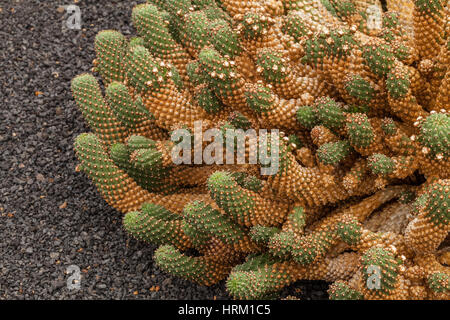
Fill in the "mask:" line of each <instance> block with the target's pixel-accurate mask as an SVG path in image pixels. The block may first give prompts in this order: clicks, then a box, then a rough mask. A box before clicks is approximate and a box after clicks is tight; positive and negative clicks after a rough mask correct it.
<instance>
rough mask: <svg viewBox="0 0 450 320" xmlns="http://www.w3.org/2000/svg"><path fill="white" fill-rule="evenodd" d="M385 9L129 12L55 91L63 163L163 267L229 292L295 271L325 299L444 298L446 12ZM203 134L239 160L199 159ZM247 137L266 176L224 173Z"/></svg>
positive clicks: (197, 7)
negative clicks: (72, 115)
mask: <svg viewBox="0 0 450 320" xmlns="http://www.w3.org/2000/svg"><path fill="white" fill-rule="evenodd" d="M392 2H395V1H387V7H388V8H390V10H389V11H387V12H383V10H382V6H381V4H380V3H379V1H378V0H346V1H337V0H251V1H235V0H149V1H148V2H147V3H143V4H139V5H137V6H136V7H134V8H133V11H132V23H133V26H134V28H135V29H136V36H135V37H125V36H124V35H122V34H121V33H120V32H119V31H115V30H106V31H101V32H100V33H98V35H97V36H96V38H95V52H96V59H95V60H94V62H93V65H94V67H93V70H92V73H93V74H87V73H86V74H81V75H79V76H77V77H76V78H74V79H73V81H72V85H71V88H72V92H73V96H74V98H75V101H76V103H77V105H78V106H79V108H80V110H81V112H82V114H83V116H84V118H85V120H86V122H87V123H88V125H89V126H90V128H91V130H92V133H83V134H81V135H80V136H78V137H77V138H76V141H75V150H76V154H77V157H78V159H79V161H80V165H79V168H80V170H82V171H83V172H85V173H86V174H87V175H88V176H89V178H90V179H91V180H92V181H93V182H94V183H95V185H96V186H97V188H98V190H99V192H100V193H101V195H102V196H103V198H104V199H105V200H106V201H107V203H108V204H110V205H111V206H113V207H114V208H116V209H117V210H119V211H121V212H123V213H124V218H123V226H124V228H125V230H126V231H127V232H128V233H129V234H131V235H132V236H133V237H135V238H136V239H138V240H139V241H144V242H148V243H152V244H156V245H158V246H159V247H158V249H157V250H156V251H155V254H154V260H155V262H156V263H157V264H158V266H159V267H160V268H161V269H162V270H164V271H165V272H168V273H170V274H173V275H176V276H179V277H182V278H185V279H189V280H191V281H194V282H196V283H198V284H201V285H213V284H215V283H218V282H219V281H222V280H224V281H226V287H227V289H228V291H229V293H230V294H231V296H232V297H234V298H238V299H264V298H273V297H276V294H277V292H279V291H280V290H281V289H282V288H283V287H285V286H287V285H289V284H291V283H294V282H295V281H297V280H301V279H309V280H325V281H328V282H330V289H329V295H330V298H331V299H449V298H450V290H449V288H450V287H449V276H450V269H449V266H448V265H449V264H450V251H449V248H450V247H449V245H450V243H449V237H448V233H449V230H450V212H449V208H450V197H449V195H450V161H449V160H450V159H449V157H450V145H449V139H450V118H449V115H448V112H449V111H450V98H449V94H450V38H449V34H450V18H449V12H450V4H449V3H448V2H447V1H445V0H414V1H412V0H407V2H409V4H410V7H406V6H405V7H404V10H403V9H402V7H398V9H399V10H400V11H399V12H396V11H394V10H392V8H393V4H392ZM408 8H410V10H409V9H408ZM402 10H403V11H402ZM96 74H97V75H99V76H100V77H101V79H102V83H100V82H99V81H98V80H97V78H96V77H95V75H96ZM103 87H104V90H102V89H101V88H103ZM102 91H104V92H102ZM198 123H201V127H200V129H199V128H198V126H197V124H198ZM210 129H215V131H214V132H215V133H216V134H217V135H218V136H221V137H222V136H223V137H225V136H226V133H227V132H228V131H230V129H236V131H235V132H238V133H237V135H236V136H235V137H234V138H233V139H234V140H233V141H237V140H239V139H242V140H243V141H244V145H245V146H244V149H243V150H240V152H241V154H238V152H236V154H235V153H232V154H231V157H228V152H229V151H230V148H228V147H227V148H223V149H215V150H223V153H224V154H217V152H216V151H214V152H211V144H209V143H208V142H209V141H208V139H207V138H206V134H207V131H208V132H210V131H209V130H210ZM238 129H240V130H238ZM252 129H254V131H255V132H261V129H266V130H267V131H268V132H269V134H268V135H267V137H269V138H274V137H275V135H277V137H278V136H280V137H281V138H280V139H278V140H277V139H275V140H273V139H272V140H270V139H268V140H270V141H271V142H270V143H269V144H267V146H266V147H265V149H264V150H263V151H265V152H267V153H271V155H276V156H277V157H276V159H277V161H278V162H279V163H278V167H277V169H278V170H276V172H273V173H272V174H263V173H262V171H261V169H263V168H267V166H268V163H267V162H265V161H263V159H262V158H261V157H257V160H256V161H255V162H251V161H244V162H245V163H244V164H240V163H238V161H237V159H238V158H239V157H240V156H242V158H244V160H248V159H250V158H251V156H252V154H253V153H254V147H255V146H254V145H253V142H252V141H250V140H246V135H245V131H246V130H252ZM275 129H276V130H278V131H275ZM180 132H184V133H185V134H187V136H188V138H187V139H182V137H181V136H180V135H178V134H179V133H180ZM277 132H278V133H279V134H278V133H277ZM198 133H200V135H198ZM202 135H203V136H202ZM217 135H215V136H214V137H215V138H214V143H216V144H222V142H220V141H221V140H216V138H217ZM199 137H200V138H199ZM260 137H262V136H261V134H259V133H258V138H260ZM209 138H211V137H209ZM181 140H183V143H187V147H186V148H187V152H186V150H185V149H184V151H183V152H182V155H181V153H180V152H179V151H180V149H179V146H180V143H181ZM225 140H226V141H227V143H228V142H229V141H228V139H225V138H224V140H222V141H225ZM245 141H246V142H245ZM223 144H225V142H223ZM231 151H236V150H235V149H233V150H231ZM199 152H200V153H201V154H204V153H207V152H209V153H210V154H211V155H213V156H212V158H213V159H214V161H210V162H207V161H206V162H205V161H196V160H195V159H197V158H196V156H197V155H198V153H199ZM225 153H227V155H225ZM174 154H175V155H178V158H180V157H182V158H183V159H185V158H186V159H191V158H194V162H190V163H186V162H183V163H181V164H180V163H177V162H176V161H174ZM224 158H226V159H227V161H217V160H218V159H224ZM228 160H229V161H228ZM235 160H236V161H235Z"/></svg>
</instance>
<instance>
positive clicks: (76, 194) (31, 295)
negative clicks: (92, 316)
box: [0, 0, 327, 299]
mask: <svg viewBox="0 0 450 320" xmlns="http://www.w3.org/2000/svg"><path fill="white" fill-rule="evenodd" d="M73 2H75V3H76V4H77V5H78V6H79V7H80V9H81V13H82V16H81V18H82V30H70V29H67V28H66V27H65V21H66V20H67V18H68V15H67V13H66V12H65V11H64V9H62V8H59V7H60V6H61V5H67V4H73ZM138 2H143V1H73V0H72V1H69V0H66V1H63V0H60V1H37V0H10V1H5V0H0V70H1V71H0V84H1V85H0V177H1V179H0V298H1V299H136V298H137V299H215V298H216V299H228V298H229V296H228V294H227V293H226V290H225V285H224V282H221V283H220V284H219V285H216V286H213V287H209V288H208V287H204V286H197V285H195V284H192V283H190V282H188V281H184V280H181V279H179V278H176V277H171V276H169V275H167V274H165V273H163V272H162V271H160V270H159V269H158V267H157V266H156V265H155V264H154V263H153V259H152V254H153V251H154V249H155V248H154V247H153V246H149V245H147V244H143V243H139V242H137V241H135V240H133V239H131V238H130V237H128V236H127V234H126V233H125V232H124V230H123V229H122V223H121V218H122V215H121V214H120V213H119V212H117V211H115V210H114V209H112V208H110V207H109V206H108V205H107V204H106V203H105V202H104V201H103V200H102V199H101V197H100V195H99V193H98V192H97V191H96V189H95V187H94V186H93V185H92V183H91V182H90V181H89V179H88V178H87V177H86V176H85V175H84V174H82V173H80V172H78V173H77V172H76V171H75V167H76V165H77V160H76V157H75V154H74V151H73V146H72V145H73V141H74V139H75V137H76V136H77V135H78V134H80V133H82V132H86V131H89V129H88V128H87V127H86V125H85V123H84V121H83V119H82V117H81V113H80V112H79V111H78V109H77V108H76V106H75V103H74V101H73V99H72V97H71V93H70V80H71V79H72V78H73V77H74V76H76V75H78V74H80V73H83V72H89V70H90V69H91V67H92V63H91V62H92V60H93V58H94V50H93V43H94V37H95V35H96V33H97V32H98V31H100V30H103V29H117V30H120V31H121V32H122V33H123V34H125V35H127V36H128V35H131V34H134V30H133V28H132V26H131V23H130V16H131V9H132V7H133V6H134V5H135V4H136V3H138ZM70 265H75V266H78V267H79V268H80V270H81V288H80V289H79V290H69V289H68V288H67V285H66V283H67V280H68V278H69V276H70V274H66V270H67V268H68V266H70ZM326 288H327V284H326V283H324V282H308V281H304V282H299V283H297V284H295V285H294V286H291V287H290V288H288V289H286V290H284V291H283V296H286V295H287V294H294V295H296V296H297V297H301V298H302V299H323V298H327V293H326Z"/></svg>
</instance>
